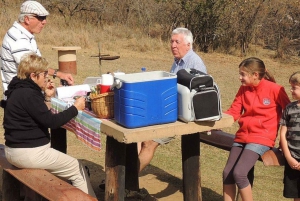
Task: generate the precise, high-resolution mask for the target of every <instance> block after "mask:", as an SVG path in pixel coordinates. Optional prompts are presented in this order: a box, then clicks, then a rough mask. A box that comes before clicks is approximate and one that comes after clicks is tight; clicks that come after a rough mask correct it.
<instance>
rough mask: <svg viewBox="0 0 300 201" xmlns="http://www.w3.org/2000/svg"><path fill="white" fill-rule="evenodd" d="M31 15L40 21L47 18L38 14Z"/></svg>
mask: <svg viewBox="0 0 300 201" xmlns="http://www.w3.org/2000/svg"><path fill="white" fill-rule="evenodd" d="M32 17H34V18H36V19H37V20H38V21H40V22H42V21H44V20H46V18H47V16H39V15H32Z"/></svg>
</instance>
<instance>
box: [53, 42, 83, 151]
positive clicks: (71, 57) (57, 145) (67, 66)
mask: <svg viewBox="0 0 300 201" xmlns="http://www.w3.org/2000/svg"><path fill="white" fill-rule="evenodd" d="M52 49H53V50H57V51H58V67H59V71H61V72H64V73H71V74H74V75H76V74H77V66H76V50H79V49H81V47H52ZM51 147H52V148H54V149H56V150H58V151H61V152H63V153H67V131H66V129H64V128H58V129H51Z"/></svg>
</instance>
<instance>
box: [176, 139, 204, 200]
mask: <svg viewBox="0 0 300 201" xmlns="http://www.w3.org/2000/svg"><path fill="white" fill-rule="evenodd" d="M199 138H200V136H199V133H194V134H190V135H183V136H181V151H182V172H183V198H184V201H190V200H197V201H202V192H201V171H200V143H199ZM191 173H193V174H191Z"/></svg>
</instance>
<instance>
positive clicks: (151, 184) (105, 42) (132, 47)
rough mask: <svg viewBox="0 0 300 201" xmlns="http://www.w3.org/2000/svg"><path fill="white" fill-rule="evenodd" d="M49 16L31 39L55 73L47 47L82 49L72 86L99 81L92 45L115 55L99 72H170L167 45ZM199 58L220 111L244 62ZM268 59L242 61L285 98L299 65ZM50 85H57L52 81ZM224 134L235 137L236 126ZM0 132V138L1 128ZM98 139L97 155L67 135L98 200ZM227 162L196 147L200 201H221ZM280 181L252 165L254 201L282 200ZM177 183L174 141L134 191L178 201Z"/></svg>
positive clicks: (279, 173) (275, 172) (276, 172)
mask: <svg viewBox="0 0 300 201" xmlns="http://www.w3.org/2000/svg"><path fill="white" fill-rule="evenodd" d="M7 13H9V12H7ZM15 16H17V15H15ZM51 17H52V19H51V18H49V20H47V21H48V23H49V25H47V26H46V27H45V29H44V30H43V31H42V33H41V34H39V35H37V41H38V44H39V48H40V50H41V52H42V55H43V56H44V57H45V58H47V60H48V61H49V62H50V67H53V68H57V67H58V58H57V52H56V51H55V50H52V47H53V46H81V47H82V49H81V50H78V51H77V72H78V74H77V75H74V78H75V82H76V84H81V83H83V81H84V79H85V78H86V77H89V76H91V77H94V76H99V72H100V70H99V69H100V66H99V61H98V59H97V58H94V57H91V56H92V55H97V54H98V42H100V44H101V50H102V54H110V55H111V56H117V55H118V56H120V59H118V60H114V61H102V65H101V72H108V71H110V72H114V71H117V70H120V71H123V72H125V73H134V72H140V69H141V67H142V66H144V67H146V68H147V71H153V70H164V71H169V70H170V67H171V64H172V62H173V57H172V55H171V52H170V50H169V44H168V43H165V42H162V41H159V40H153V39H150V38H148V37H147V36H140V35H139V34H137V33H133V32H130V30H123V28H122V27H114V26H106V27H104V28H103V29H101V30H99V29H97V30H94V29H93V28H92V27H88V28H86V29H85V28H84V26H83V25H78V27H77V28H74V29H72V30H71V29H69V28H65V27H59V25H58V22H57V21H58V20H57V17H56V18H55V16H51ZM14 18H15V17H13V16H10V15H9V16H8V17H7V15H5V14H4V13H3V14H0V19H3V22H5V23H4V24H3V25H2V27H1V30H0V39H2V38H3V36H4V34H5V32H6V30H7V29H8V28H9V27H10V26H11V24H12V23H13V21H14ZM47 19H48V18H47ZM55 19H56V20H57V21H55ZM51 23H52V25H51ZM55 26H57V27H55ZM199 55H200V56H201V57H202V59H203V61H204V63H205V64H206V66H207V69H208V72H209V73H210V74H211V75H212V76H213V77H214V79H215V81H216V83H217V84H218V86H219V88H220V91H221V99H222V108H223V110H226V109H227V108H228V107H229V106H230V104H231V102H232V100H233V98H234V96H235V94H236V92H237V90H238V88H239V86H240V82H239V80H238V65H239V63H240V62H241V61H242V60H243V59H244V58H242V57H237V56H232V55H224V54H218V53H209V54H204V53H199ZM273 55H274V52H271V51H267V50H263V49H261V48H260V47H252V48H251V51H250V53H249V55H248V57H249V56H256V57H259V58H261V59H262V60H264V62H265V64H266V66H267V69H268V71H269V72H271V73H272V74H273V75H274V76H275V78H276V81H277V82H278V83H279V84H281V85H283V86H284V87H285V89H286V91H287V92H288V94H289V95H290V93H289V84H288V78H289V75H290V74H292V73H293V72H295V71H297V70H298V69H299V64H300V61H299V59H298V58H291V59H290V60H289V61H285V62H280V61H278V60H275V59H273V58H272V57H273ZM55 82H56V83H58V79H56V80H55ZM1 93H2V92H1ZM0 118H1V119H2V118H3V110H2V109H0ZM224 130H225V131H227V132H230V133H235V131H236V130H237V124H236V123H235V124H234V125H233V126H232V127H230V128H226V129H224ZM0 132H1V133H3V129H2V128H0ZM101 139H102V145H103V149H102V151H101V152H95V151H92V150H90V149H89V148H88V147H86V146H84V145H82V143H81V142H80V141H79V140H77V139H76V137H75V135H74V134H72V133H68V154H70V155H72V156H74V157H76V158H78V159H80V160H82V161H83V162H84V163H85V164H86V165H88V166H89V168H90V171H91V179H92V184H93V187H94V189H95V191H96V194H97V196H98V198H99V200H103V196H104V195H103V192H101V191H100V189H99V188H98V185H99V183H100V182H101V180H102V179H104V167H105V164H104V160H105V158H104V154H105V136H104V135H101ZM0 143H4V139H3V135H1V136H0ZM227 157H228V152H226V151H223V150H220V149H217V148H214V147H211V146H208V145H205V144H202V143H201V180H202V195H203V200H204V201H221V200H222V199H223V198H222V170H223V168H224V166H225V162H226V160H227ZM282 177H283V167H264V166H263V164H262V163H261V162H258V163H257V165H256V167H255V181H254V188H253V194H254V200H256V201H283V200H286V199H284V198H283V197H282V189H283V184H282ZM181 178H182V175H181V154H180V140H179V138H176V139H175V140H173V141H172V142H171V143H170V144H168V145H165V146H161V147H159V148H158V149H157V152H156V154H155V156H154V159H153V161H152V162H151V165H149V166H148V167H147V168H146V169H145V171H144V172H142V174H141V177H140V187H141V188H142V187H144V188H146V189H147V190H148V191H149V193H150V194H151V195H153V196H154V197H156V198H158V199H159V200H161V201H181V200H182V192H181Z"/></svg>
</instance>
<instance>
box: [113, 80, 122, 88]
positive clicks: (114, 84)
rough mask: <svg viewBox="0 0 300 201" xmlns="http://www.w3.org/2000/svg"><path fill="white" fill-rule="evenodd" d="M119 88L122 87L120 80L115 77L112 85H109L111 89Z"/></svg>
mask: <svg viewBox="0 0 300 201" xmlns="http://www.w3.org/2000/svg"><path fill="white" fill-rule="evenodd" d="M115 87H116V88H117V89H120V88H121V87H122V82H121V81H120V80H119V79H115V80H114V83H113V85H112V86H111V89H113V88H115Z"/></svg>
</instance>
